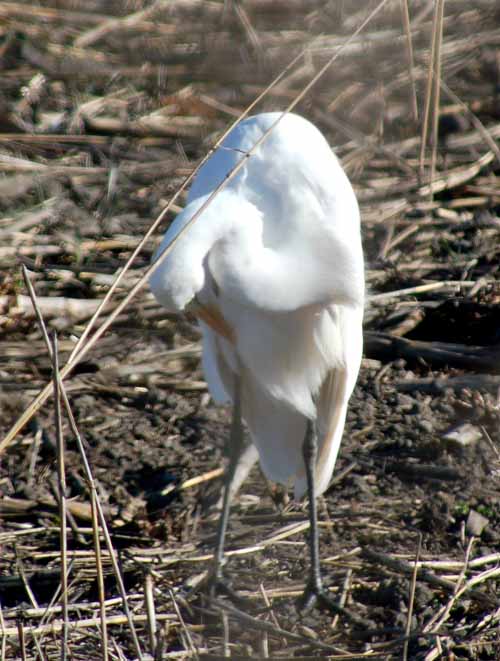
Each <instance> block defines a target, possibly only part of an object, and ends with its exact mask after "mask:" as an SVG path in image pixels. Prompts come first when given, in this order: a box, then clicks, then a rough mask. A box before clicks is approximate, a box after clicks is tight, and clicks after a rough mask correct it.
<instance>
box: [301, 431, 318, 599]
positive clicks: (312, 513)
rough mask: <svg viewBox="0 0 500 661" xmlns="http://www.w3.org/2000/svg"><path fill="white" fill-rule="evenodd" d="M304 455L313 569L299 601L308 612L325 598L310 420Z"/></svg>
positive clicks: (314, 443) (315, 448)
mask: <svg viewBox="0 0 500 661" xmlns="http://www.w3.org/2000/svg"><path fill="white" fill-rule="evenodd" d="M302 455H303V457H304V465H305V469H306V480H307V497H308V499H309V524H310V525H309V554H310V559H311V567H310V574H309V581H308V583H307V586H306V589H305V591H304V594H303V595H302V597H301V599H300V600H299V608H300V610H308V609H309V608H311V607H312V606H314V605H315V604H316V603H317V602H318V600H320V599H322V597H323V581H322V580H321V570H320V566H319V535H318V508H317V503H316V497H315V495H314V492H315V481H316V480H315V471H316V459H317V456H318V439H317V437H316V432H315V431H314V425H313V423H312V422H311V421H310V420H308V421H307V428H306V435H305V437H304V442H303V445H302Z"/></svg>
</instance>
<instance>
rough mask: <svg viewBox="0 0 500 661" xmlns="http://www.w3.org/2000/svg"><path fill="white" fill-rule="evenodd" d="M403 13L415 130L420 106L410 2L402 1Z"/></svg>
mask: <svg viewBox="0 0 500 661" xmlns="http://www.w3.org/2000/svg"><path fill="white" fill-rule="evenodd" d="M400 2H401V13H402V17H403V28H404V31H405V35H406V57H407V60H408V76H409V78H410V105H411V111H412V114H413V121H414V123H415V128H416V129H417V128H418V105H417V89H416V85H415V62H414V58H413V44H412V39H411V24H410V12H409V9H408V0H400Z"/></svg>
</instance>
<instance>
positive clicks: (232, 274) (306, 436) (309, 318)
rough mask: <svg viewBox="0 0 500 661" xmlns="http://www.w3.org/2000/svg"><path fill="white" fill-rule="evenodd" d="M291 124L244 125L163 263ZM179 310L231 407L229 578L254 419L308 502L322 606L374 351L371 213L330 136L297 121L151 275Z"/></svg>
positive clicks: (186, 214) (266, 459)
mask: <svg viewBox="0 0 500 661" xmlns="http://www.w3.org/2000/svg"><path fill="white" fill-rule="evenodd" d="M279 116H280V113H264V114H260V115H256V116H254V117H250V118H248V119H246V120H244V121H242V122H240V124H238V126H236V128H234V129H233V130H232V131H231V133H230V134H229V135H228V136H227V137H226V139H225V140H224V142H223V143H222V146H221V147H219V148H218V149H217V151H216V152H215V153H214V154H213V155H212V156H211V158H210V159H209V160H208V161H207V162H206V163H205V164H204V165H203V167H202V168H201V169H200V171H199V173H198V175H197V176H196V178H195V180H194V182H193V184H192V187H191V190H190V192H189V196H188V204H187V206H186V207H185V209H184V210H183V212H182V213H181V214H179V215H178V216H177V218H176V219H175V221H174V222H173V223H172V225H171V226H170V228H169V229H168V231H167V233H166V235H165V237H164V239H163V242H162V243H161V245H160V247H159V249H158V251H157V253H156V255H155V259H156V258H158V256H159V255H160V254H161V253H162V252H163V251H164V249H165V248H166V247H167V246H168V244H169V243H170V242H171V240H172V239H173V238H174V237H175V236H176V235H177V234H178V232H179V231H180V230H181V228H183V227H184V225H185V224H186V223H187V222H188V221H189V219H190V218H191V217H192V216H193V214H194V213H196V211H197V210H198V209H199V208H200V207H201V206H202V204H203V203H204V202H205V201H206V200H207V197H208V196H209V195H210V193H211V192H213V190H214V189H215V188H216V187H217V186H218V185H219V184H220V183H221V182H222V181H223V179H224V178H225V176H226V175H227V174H228V172H230V171H231V170H232V168H233V167H234V166H235V165H236V163H238V162H239V161H240V159H242V158H244V157H245V154H247V153H248V152H249V150H251V149H252V147H254V145H255V144H256V143H257V141H258V140H259V139H260V138H261V137H262V135H263V134H264V133H265V132H266V131H267V130H268V129H269V128H270V127H271V126H273V124H275V122H276V120H277V119H278V117H279ZM150 286H151V289H152V291H153V293H154V295H155V296H156V298H157V299H158V301H159V302H160V303H161V304H162V305H164V306H165V307H166V308H167V309H168V310H169V311H170V312H181V311H182V310H186V309H189V310H191V311H193V312H194V313H195V314H196V315H197V316H198V318H199V320H200V325H201V329H202V334H203V367H204V371H205V375H206V379H207V383H208V386H209V389H210V392H211V394H212V396H213V398H214V399H215V400H216V401H218V402H232V403H233V423H232V428H231V437H230V444H231V447H230V455H231V459H230V462H229V466H228V470H227V476H226V487H225V496H224V502H223V510H222V513H221V519H220V523H219V535H218V542H217V550H216V554H215V562H216V569H215V577H216V579H219V578H221V566H222V560H223V553H224V551H223V545H224V536H225V531H226V526H227V518H228V511H229V500H230V496H229V494H230V492H231V482H232V479H233V477H234V474H235V469H236V466H237V464H238V458H239V456H240V455H241V452H242V448H243V428H242V423H241V419H242V418H243V419H244V421H245V422H246V425H247V427H248V431H249V434H250V438H251V440H252V442H253V443H254V444H255V446H256V447H257V449H258V453H259V457H260V462H261V466H262V470H263V471H264V473H265V475H266V476H267V477H268V478H269V479H271V480H274V481H277V482H281V483H284V484H287V483H288V482H289V481H290V480H291V479H293V480H294V483H295V496H296V497H297V498H300V497H301V496H303V495H304V494H306V493H307V495H308V498H309V513H310V533H309V546H310V554H311V570H310V571H311V573H310V578H309V582H308V584H307V587H306V590H305V593H304V597H303V604H311V603H313V602H316V601H318V600H320V601H324V600H325V596H324V592H323V586H322V580H321V574H320V568H319V551H318V530H317V511H316V503H315V497H316V496H317V495H319V494H321V493H323V491H324V490H325V489H326V487H327V486H328V483H329V481H330V478H331V475H332V471H333V468H334V464H335V460H336V457H337V453H338V449H339V445H340V442H341V438H342V433H343V429H344V422H345V416H346V410H347V404H348V400H349V397H350V395H351V392H352V390H353V387H354V384H355V381H356V379H357V375H358V371H359V366H360V361H361V352H362V328H361V326H362V318H363V305H364V267H363V253H362V247H361V238H360V221H359V210H358V205H357V202H356V198H355V195H354V192H353V190H352V187H351V185H350V183H349V180H348V179H347V176H346V174H345V173H344V171H343V169H342V167H341V165H340V163H339V161H338V160H337V158H336V156H335V155H334V154H333V152H332V150H331V149H330V147H329V145H328V143H327V142H326V140H325V138H324V137H323V136H322V134H321V133H320V132H319V130H318V129H317V128H316V127H314V126H313V125H312V124H311V123H310V122H308V121H307V120H305V119H303V118H302V117H299V116H298V115H295V114H291V113H288V114H285V115H283V116H282V118H281V121H280V122H279V123H278V124H276V126H274V127H273V129H272V131H271V132H270V133H269V135H268V136H267V137H266V138H265V140H264V141H263V142H262V143H261V144H260V145H259V146H258V147H257V148H256V149H255V151H253V152H252V154H251V155H250V156H249V157H247V158H246V162H245V164H244V165H243V167H242V168H241V170H240V171H239V172H238V174H237V175H236V176H235V177H234V178H233V179H231V180H230V181H228V182H227V185H226V186H225V187H224V188H223V189H222V190H221V191H220V192H219V193H218V194H217V196H216V197H215V198H214V199H213V201H212V202H211V203H210V204H209V205H208V206H207V207H206V209H205V210H203V211H202V213H201V214H200V217H199V218H198V219H197V220H196V221H195V222H194V223H193V224H192V225H191V227H190V228H189V229H188V231H187V232H186V233H185V234H184V235H183V236H182V237H181V238H180V239H179V241H178V242H177V244H176V245H175V247H174V249H173V250H172V252H171V253H170V254H169V255H168V256H167V257H166V258H165V260H164V261H163V263H162V264H161V266H160V267H159V268H158V269H157V270H156V272H155V273H154V274H153V275H152V276H151V278H150Z"/></svg>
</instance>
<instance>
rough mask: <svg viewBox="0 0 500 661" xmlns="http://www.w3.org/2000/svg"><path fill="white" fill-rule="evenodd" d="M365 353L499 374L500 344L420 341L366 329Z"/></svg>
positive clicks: (392, 358)
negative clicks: (480, 344) (474, 344)
mask: <svg viewBox="0 0 500 661" xmlns="http://www.w3.org/2000/svg"><path fill="white" fill-rule="evenodd" d="M365 354H366V355H367V356H368V357H369V358H376V359H378V360H382V361H384V362H388V361H392V360H398V359H399V358H405V359H407V360H424V361H425V362H427V363H429V364H430V365H432V366H437V365H439V366H442V365H447V366H448V367H459V368H462V369H470V370H475V371H478V372H489V373H492V372H493V373H494V374H497V373H498V374H500V345H494V346H491V347H476V346H469V345H466V344H453V343H451V342H450V343H448V342H421V341H419V340H408V339H406V338H403V337H394V336H392V335H387V334H386V333H376V332H373V331H368V332H366V333H365Z"/></svg>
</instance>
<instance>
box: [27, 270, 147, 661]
mask: <svg viewBox="0 0 500 661" xmlns="http://www.w3.org/2000/svg"><path fill="white" fill-rule="evenodd" d="M23 277H24V279H25V282H26V285H27V287H28V292H29V294H30V298H31V301H32V304H33V307H34V309H35V312H36V317H37V320H38V323H39V325H40V328H41V330H42V336H43V338H44V339H45V341H46V342H47V351H48V353H49V354H50V355H51V359H52V361H53V363H54V365H55V363H56V362H57V336H56V334H55V333H54V343H53V344H52V345H51V343H50V341H49V337H48V333H47V328H46V326H45V321H44V319H43V315H42V313H41V310H40V308H39V306H38V302H37V297H36V293H35V291H34V289H33V286H32V285H31V281H30V280H29V277H28V273H27V270H26V269H24V270H23ZM54 374H55V376H54V390H55V391H56V389H57V391H56V392H57V399H56V402H57V403H60V398H61V397H62V399H63V401H64V405H65V408H66V414H67V416H68V420H69V423H70V427H71V431H72V432H73V434H74V436H75V439H76V442H77V446H78V450H79V452H80V456H81V458H82V462H83V468H84V472H85V475H86V478H87V481H88V484H89V488H90V490H91V493H93V496H94V498H93V503H94V504H95V507H96V509H97V512H98V515H99V519H100V522H101V526H102V530H103V534H104V538H105V540H106V546H107V549H108V552H109V555H110V558H111V563H112V565H113V570H114V572H115V576H116V580H117V583H118V588H119V591H120V595H121V597H122V605H123V609H124V612H125V616H126V618H127V622H128V625H129V628H130V632H131V635H132V640H133V643H134V647H135V650H136V653H137V656H138V659H139V661H141V660H142V658H143V657H142V651H141V647H140V643H139V639H138V637H137V632H136V629H135V626H134V622H133V619H132V614H131V612H130V608H129V605H128V599H127V592H126V589H125V584H124V582H123V577H122V575H121V572H120V568H119V565H118V561H117V558H116V552H115V550H114V548H113V544H112V542H111V537H110V535H109V531H108V527H107V524H106V519H105V517H104V512H103V509H102V506H101V503H100V501H99V497H98V495H97V487H96V483H95V480H94V477H93V475H92V470H91V468H90V464H89V462H88V459H87V455H86V453H85V448H84V446H83V441H82V438H81V435H80V432H79V430H78V427H77V424H76V421H75V418H74V416H73V412H72V410H71V406H70V403H69V399H68V396H67V394H66V391H65V388H64V384H63V382H62V379H60V378H58V375H59V371H58V370H55V368H54ZM57 410H58V409H57V408H56V412H57ZM57 420H59V423H60V408H59V417H58V416H57V415H56V424H57ZM58 443H59V433H58ZM61 445H62V443H61ZM58 447H59V444H58ZM59 456H60V455H59V453H58V467H59V469H60V466H59ZM61 462H62V469H63V470H62V475H63V476H64V456H62V460H61ZM63 482H65V480H63ZM60 490H61V492H60V504H61V503H63V502H64V506H65V504H66V501H65V498H63V496H62V495H61V494H62V486H61V480H60ZM65 493H66V491H65V484H64V494H65ZM61 507H62V505H61ZM63 520H64V522H65V521H66V518H64V519H62V518H61V522H62V521H63ZM64 530H65V524H64ZM62 537H63V528H62V524H61V556H62V558H64V559H65V558H66V555H67V548H66V535H64V547H63V542H62ZM63 548H64V549H65V552H64V554H63V551H62V549H63ZM62 564H63V565H64V561H62ZM63 568H64V569H65V567H63ZM63 577H66V578H65V580H66V589H64V585H63V580H64V579H63ZM61 591H62V599H63V602H62V604H63V605H62V612H63V623H64V626H63V628H62V635H63V640H66V641H67V626H66V623H67V621H68V603H67V598H68V596H67V574H66V571H63V570H61ZM64 595H66V602H64V599H65V597H64ZM65 653H66V646H65V645H63V646H62V650H61V654H65Z"/></svg>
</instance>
